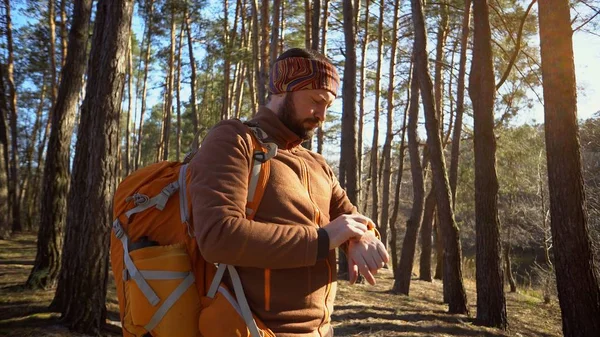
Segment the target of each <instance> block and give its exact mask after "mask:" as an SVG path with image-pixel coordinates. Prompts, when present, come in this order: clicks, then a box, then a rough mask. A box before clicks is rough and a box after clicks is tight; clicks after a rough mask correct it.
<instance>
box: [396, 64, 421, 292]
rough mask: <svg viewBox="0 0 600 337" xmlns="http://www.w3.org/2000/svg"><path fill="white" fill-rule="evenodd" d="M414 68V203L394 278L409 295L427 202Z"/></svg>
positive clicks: (411, 146) (411, 140)
mask: <svg viewBox="0 0 600 337" xmlns="http://www.w3.org/2000/svg"><path fill="white" fill-rule="evenodd" d="M414 72H415V71H414V66H413V67H411V73H412V74H411V77H412V78H411V81H410V101H409V102H410V103H409V109H408V111H409V114H408V126H407V128H408V153H409V154H410V172H411V175H412V181H413V183H412V185H413V205H412V210H411V212H410V217H409V218H408V220H407V221H406V234H405V235H404V241H403V243H402V254H401V255H400V264H399V266H398V275H396V276H395V277H394V279H395V282H394V290H395V291H397V292H399V293H401V294H404V295H408V293H409V289H410V280H411V276H412V268H413V263H414V258H415V246H416V243H417V235H418V234H419V227H420V226H421V220H422V218H423V204H424V202H425V183H424V177H423V169H422V168H421V156H420V155H419V135H418V131H417V124H418V121H419V81H418V78H417V77H416V76H415V73H414Z"/></svg>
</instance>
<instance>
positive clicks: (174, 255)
mask: <svg viewBox="0 0 600 337" xmlns="http://www.w3.org/2000/svg"><path fill="white" fill-rule="evenodd" d="M248 129H249V131H251V132H250V134H251V135H252V147H253V154H254V155H253V157H252V158H251V167H252V170H251V172H250V176H249V177H248V179H249V180H248V181H249V185H248V186H249V188H248V189H249V191H248V201H247V205H246V206H247V207H246V209H247V211H246V212H247V213H246V217H247V218H248V219H252V218H253V216H254V214H255V211H256V210H257V208H258V205H259V204H260V201H261V198H262V195H263V193H264V189H265V186H266V183H267V180H268V177H269V169H270V165H269V159H271V158H272V157H273V156H275V154H276V153H277V146H276V145H275V144H273V143H266V142H264V140H265V139H266V134H265V133H264V132H263V131H262V130H261V129H259V128H258V127H248ZM192 156H193V154H191V155H188V157H187V158H186V160H185V161H184V162H183V163H181V162H168V161H163V162H159V163H156V164H152V165H149V166H147V167H144V168H142V169H140V170H138V171H135V172H133V173H132V174H130V175H129V176H128V177H127V178H125V179H124V180H123V181H122V182H121V183H120V184H119V186H118V188H117V191H116V193H115V196H114V201H113V216H114V219H115V220H114V222H113V225H112V234H111V243H110V244H111V247H110V259H111V266H112V271H113V275H114V278H115V283H116V288H117V297H118V300H119V311H120V316H121V324H122V330H123V336H126V337H132V336H136V337H138V336H144V337H146V336H155V337H156V336H159V337H162V336H178V337H187V336H191V337H195V336H204V337H213V336H222V337H228V336H237V337H239V336H247V337H262V336H271V337H274V336H275V335H274V334H273V332H272V331H270V330H269V329H268V328H267V327H266V326H265V325H264V324H263V323H262V322H261V321H260V320H259V319H257V318H256V317H255V316H254V315H252V312H251V311H250V308H249V306H248V302H247V301H246V298H245V296H244V292H243V288H242V286H241V282H240V279H239V276H238V274H237V272H236V270H235V268H234V267H233V266H228V265H225V264H220V265H219V266H218V268H217V266H215V265H214V264H212V263H207V262H206V261H205V260H204V258H203V257H202V255H201V254H200V250H199V248H198V244H197V242H196V239H195V238H194V231H193V226H192V218H191V214H192V213H191V211H190V209H191V197H190V193H189V190H188V189H187V184H188V183H189V181H190V174H189V171H188V162H189V160H190V159H191V157H192ZM226 269H227V270H228V271H229V274H230V277H231V280H232V283H233V287H234V293H235V297H234V296H233V295H232V293H231V292H230V290H229V289H227V288H226V287H225V286H224V285H223V284H222V283H221V280H222V278H223V275H224V272H225V270H226Z"/></svg>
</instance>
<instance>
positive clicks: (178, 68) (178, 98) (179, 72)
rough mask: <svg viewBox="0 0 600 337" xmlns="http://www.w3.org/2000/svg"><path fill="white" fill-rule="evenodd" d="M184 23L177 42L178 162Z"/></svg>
mask: <svg viewBox="0 0 600 337" xmlns="http://www.w3.org/2000/svg"><path fill="white" fill-rule="evenodd" d="M183 31H184V27H183V23H182V24H181V27H180V28H179V39H178V40H179V41H178V42H177V73H176V74H177V75H176V76H177V77H176V83H177V84H176V89H175V95H176V96H175V99H176V102H177V135H176V136H177V137H176V138H177V143H176V144H175V146H176V147H175V152H176V160H177V161H179V160H181V48H182V44H183Z"/></svg>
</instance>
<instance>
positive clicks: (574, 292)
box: [538, 0, 600, 337]
mask: <svg viewBox="0 0 600 337" xmlns="http://www.w3.org/2000/svg"><path fill="white" fill-rule="evenodd" d="M538 8H539V23H540V47H541V58H542V79H543V87H544V120H545V123H544V127H545V131H546V157H547V163H548V189H549V192H550V215H551V217H550V225H551V228H552V243H553V245H554V249H553V251H554V266H555V270H556V285H557V288H558V300H559V302H560V308H561V313H562V323H563V333H564V335H565V336H566V337H572V336H586V337H588V336H589V337H591V336H597V335H598V331H600V320H599V319H598V317H600V286H599V284H598V278H599V276H598V274H597V270H598V269H596V267H597V265H596V261H594V254H593V253H592V247H591V242H590V236H589V232H588V224H587V220H588V218H587V213H586V200H585V190H584V183H583V177H582V172H581V152H580V145H579V135H578V133H579V131H578V126H577V89H576V81H575V65H574V62H573V40H572V39H573V36H572V35H573V31H572V29H571V19H570V7H569V2H568V1H567V0H546V1H539V2H538Z"/></svg>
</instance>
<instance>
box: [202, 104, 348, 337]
mask: <svg viewBox="0 0 600 337" xmlns="http://www.w3.org/2000/svg"><path fill="white" fill-rule="evenodd" d="M251 122H252V123H255V124H257V125H258V126H259V127H260V128H261V129H262V130H263V131H265V132H266V133H267V134H268V135H269V141H272V142H275V143H276V144H277V145H278V146H279V150H278V153H277V155H276V156H275V157H274V158H273V159H271V172H270V176H269V180H268V183H267V186H266V189H265V193H264V196H263V199H262V202H261V204H260V206H259V207H258V210H257V213H256V216H255V218H254V220H253V221H250V220H247V219H246V218H245V209H246V195H247V189H248V174H249V172H250V156H251V151H252V140H251V138H250V137H251V136H250V134H249V133H248V129H247V127H246V126H245V125H243V124H242V123H241V122H240V121H236V120H229V121H223V122H221V123H219V124H218V125H217V126H215V127H214V128H213V129H212V130H211V131H210V133H209V134H208V136H207V137H206V138H205V140H204V142H203V143H202V147H201V148H200V151H199V152H198V153H197V155H196V156H195V157H194V159H193V160H192V162H191V169H192V178H191V179H192V181H191V185H190V188H191V195H192V203H193V212H194V213H193V216H194V228H195V232H196V238H197V241H198V245H199V247H200V251H201V252H202V255H203V256H204V258H205V259H206V260H207V261H209V262H222V263H226V264H231V265H234V266H238V268H237V269H238V271H239V274H240V277H241V279H242V283H243V286H244V291H245V293H246V297H247V299H248V302H249V303H250V306H251V308H252V310H253V312H254V313H255V314H256V315H257V316H258V317H259V318H260V319H261V320H263V321H264V322H265V324H266V325H267V326H268V327H269V328H270V329H271V330H273V332H274V333H275V334H276V335H277V336H278V337H292V336H293V337H298V336H320V337H327V336H332V334H333V332H332V329H331V324H330V316H331V312H332V310H333V299H334V297H335V292H336V263H335V251H333V250H331V251H330V252H329V255H328V257H327V258H325V259H320V260H317V247H318V240H317V236H318V235H317V229H318V228H319V227H322V226H324V225H326V224H328V223H329V222H330V221H331V220H333V219H335V218H336V217H338V216H340V215H342V214H348V213H354V212H356V208H355V207H354V206H353V205H352V204H351V203H350V201H349V200H348V198H347V196H346V193H345V191H344V190H343V189H342V188H341V187H340V185H339V183H338V181H337V179H336V178H335V176H334V174H333V171H332V170H331V168H330V167H329V165H327V163H326V161H325V159H324V158H323V157H322V156H321V155H319V154H316V153H313V152H311V151H307V150H305V149H304V148H303V147H301V146H300V143H301V140H300V139H299V138H298V136H296V135H295V134H294V133H293V132H292V131H290V130H289V129H287V128H286V127H285V126H284V125H283V124H282V123H281V121H280V120H279V118H278V117H277V116H276V115H275V114H274V113H273V112H272V111H270V110H269V109H267V108H264V107H262V108H261V109H260V110H259V113H258V114H257V116H256V118H254V119H253V120H252V121H251Z"/></svg>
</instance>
